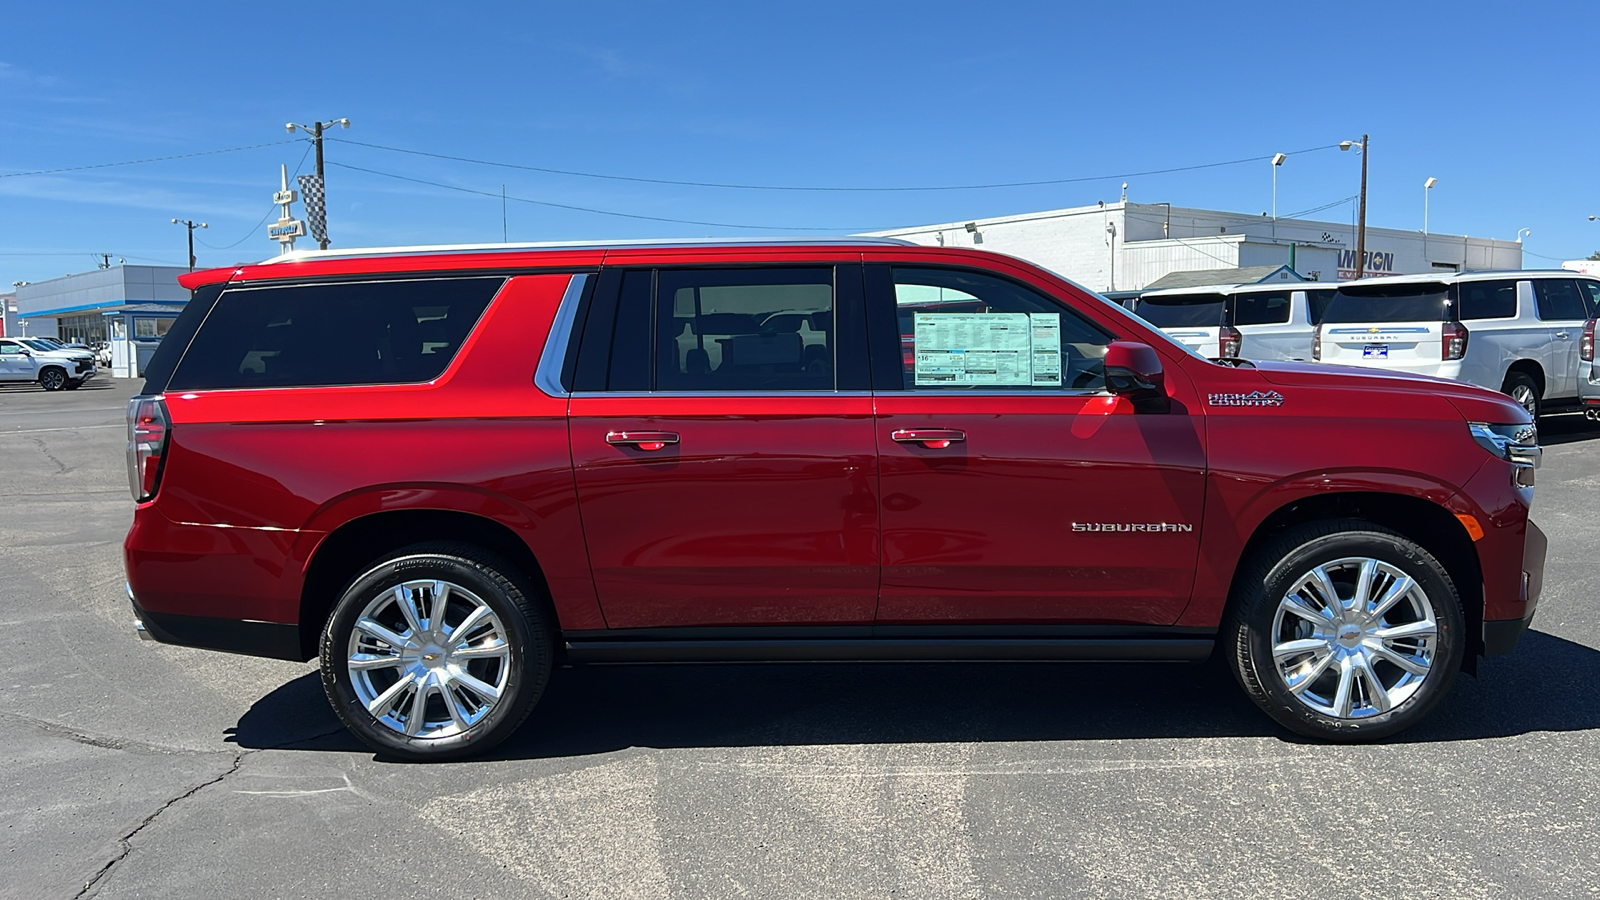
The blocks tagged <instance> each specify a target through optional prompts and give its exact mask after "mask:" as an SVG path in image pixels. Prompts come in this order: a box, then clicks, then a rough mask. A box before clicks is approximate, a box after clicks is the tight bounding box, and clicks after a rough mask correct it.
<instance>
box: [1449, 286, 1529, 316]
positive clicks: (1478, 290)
mask: <svg viewBox="0 0 1600 900" xmlns="http://www.w3.org/2000/svg"><path fill="white" fill-rule="evenodd" d="M1456 291H1457V292H1458V293H1459V294H1460V297H1461V307H1460V309H1461V312H1460V317H1461V320H1462V321H1464V322H1465V321H1468V320H1471V319H1514V318H1516V315H1517V283H1516V282H1515V281H1466V282H1462V283H1461V284H1459V285H1457V286H1456Z"/></svg>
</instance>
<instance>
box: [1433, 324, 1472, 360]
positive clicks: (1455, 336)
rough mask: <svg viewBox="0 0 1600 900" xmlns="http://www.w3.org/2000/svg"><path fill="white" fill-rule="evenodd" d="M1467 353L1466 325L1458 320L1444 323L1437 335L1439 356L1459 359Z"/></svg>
mask: <svg viewBox="0 0 1600 900" xmlns="http://www.w3.org/2000/svg"><path fill="white" fill-rule="evenodd" d="M1466 355H1467V326H1465V325H1463V324H1461V323H1460V322H1446V323H1444V330H1443V331H1442V332H1440V337H1439V358H1440V359H1442V360H1443V359H1460V358H1462V357H1463V356H1466Z"/></svg>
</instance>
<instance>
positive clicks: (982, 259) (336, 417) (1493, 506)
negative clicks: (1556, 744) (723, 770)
mask: <svg viewBox="0 0 1600 900" xmlns="http://www.w3.org/2000/svg"><path fill="white" fill-rule="evenodd" d="M181 280H182V281H183V283H184V285H185V286H186V287H189V288H190V289H192V290H194V292H195V293H194V297H193V299H192V300H191V301H190V302H189V304H188V306H187V308H186V309H185V310H184V312H183V313H182V315H181V316H180V317H179V318H178V319H177V321H176V322H175V323H174V325H173V328H172V330H171V331H170V332H169V333H168V334H167V336H166V339H165V341H164V342H163V343H162V345H161V347H160V348H159V350H158V351H157V353H156V355H155V357H154V358H153V359H152V360H151V362H150V365H149V367H148V370H147V374H148V380H147V382H146V384H145V388H144V391H143V392H142V394H141V395H140V396H138V397H136V398H134V400H133V401H132V402H131V404H130V407H129V424H128V429H129V431H128V438H129V445H128V472H129V484H130V490H131V492H132V494H133V496H134V499H135V501H136V504H137V508H136V511H135V513H134V521H133V526H132V528H131V529H130V530H129V533H128V537H127V540H126V542H125V548H124V549H125V559H126V564H127V573H128V594H129V597H130V599H131V600H132V603H133V610H134V613H135V615H136V616H137V621H138V628H139V629H140V631H141V633H142V634H143V635H144V636H147V637H153V638H155V639H158V640H163V641H167V642H171V643H177V644H186V645H190V646H198V647H209V648H214V649H221V650H228V651H233V652H238V653H248V654H256V655H264V656H276V657H283V658H288V659H308V658H311V657H313V656H319V657H320V660H321V671H322V679H323V684H324V687H325V689H326V692H327V694H328V697H329V699H330V702H331V703H332V704H333V707H334V709H335V710H336V711H337V712H338V714H339V716H340V717H341V718H342V719H343V720H344V722H345V723H346V724H347V725H348V726H349V727H350V729H351V730H352V731H353V732H354V733H355V734H356V735H358V736H359V737H360V738H361V739H362V740H364V741H366V742H367V743H368V744H370V745H371V746H373V747H374V748H376V749H377V750H379V751H380V752H382V753H385V754H388V755H391V756H397V757H405V758H411V759H443V758H450V757H453V756H459V755H462V754H465V753H469V752H474V751H477V750H480V749H483V748H486V747H489V746H492V745H493V744H494V743H496V742H497V741H500V740H502V739H503V738H505V737H506V736H507V735H508V734H510V733H511V732H512V731H513V730H515V729H516V728H517V727H518V726H519V725H520V724H521V723H522V721H523V720H524V719H525V718H526V717H527V715H528V714H529V712H530V710H531V709H532V708H533V706H534V704H535V703H537V702H538V700H539V698H540V695H541V694H542V692H543V691H544V690H545V686H546V683H547V679H548V677H549V674H550V671H551V668H552V667H553V666H554V665H557V664H560V663H566V664H580V663H607V662H610V663H621V662H645V661H663V660H670V661H729V660H737V661H752V660H790V661H797V660H800V661H803V660H840V659H849V660H865V659H879V660H881V659H894V660H918V659H924V660H926V659H946V660H947V659H1007V660H1014V659H1120V660H1167V661H1191V662H1192V661H1197V660H1201V659H1203V658H1205V657H1206V656H1208V655H1209V654H1211V653H1213V652H1216V653H1218V654H1220V655H1221V656H1222V657H1223V658H1224V659H1225V660H1226V663H1227V665H1228V666H1230V667H1231V669H1232V670H1233V672H1234V674H1235V676H1236V678H1237V680H1238V682H1239V684H1240V685H1241V686H1242V687H1243V688H1244V690H1245V691H1246V693H1247V694H1248V695H1249V696H1250V697H1251V698H1252V699H1253V700H1254V701H1255V703H1256V704H1258V705H1259V706H1260V707H1261V708H1262V709H1263V710H1264V711H1265V712H1266V713H1267V714H1268V715H1270V716H1271V717H1272V718H1274V719H1275V720H1277V721H1278V722H1280V723H1282V724H1283V725H1284V726H1285V727H1287V728H1290V729H1293V730H1295V731H1297V732H1300V733H1302V734H1306V735H1311V736H1315V737H1318V738H1322V739H1329V740H1341V741H1344V740H1369V739H1374V738H1380V737H1383V736H1386V735H1390V734H1394V733H1395V732H1397V731H1399V730H1401V729H1403V728H1406V727H1408V726H1410V725H1412V724H1415V723H1416V722H1418V721H1420V720H1421V719H1423V718H1424V717H1426V716H1427V714H1428V712H1429V711H1430V710H1431V709H1432V708H1433V707H1434V706H1435V705H1436V704H1437V703H1438V702H1439V700H1440V699H1441V698H1442V697H1443V696H1444V695H1445V693H1446V692H1447V691H1448V689H1449V687H1450V685H1451V682H1452V679H1453V678H1454V676H1455V674H1456V672H1457V671H1459V670H1460V669H1462V668H1468V669H1471V668H1472V667H1473V666H1474V665H1475V661H1476V659H1477V658H1478V657H1479V656H1483V655H1493V654H1498V653H1504V652H1507V651H1509V650H1510V649H1511V648H1512V647H1513V645H1515V644H1516V643H1517V641H1518V639H1519V637H1520V635H1521V634H1522V633H1523V631H1524V630H1525V629H1526V628H1527V626H1528V623H1529V621H1530V619H1531V617H1532V615H1533V613H1534V610H1535V608H1536V605H1537V603H1538V600H1539V595H1540V587H1541V579H1542V572H1543V560H1544V539H1543V536H1542V534H1541V533H1540V531H1539V529H1538V528H1537V527H1536V526H1535V525H1534V524H1533V523H1532V522H1531V521H1530V520H1529V517H1528V515H1529V507H1530V505H1531V503H1532V499H1533V490H1534V477H1535V469H1536V467H1537V465H1538V462H1539V459H1540V454H1541V450H1540V448H1539V446H1538V444H1537V435H1536V432H1535V431H1534V429H1533V428H1532V427H1531V419H1530V417H1529V415H1528V413H1527V411H1526V410H1525V409H1523V408H1522V407H1521V406H1519V405H1517V404H1516V403H1515V402H1513V401H1511V400H1510V399H1508V398H1506V397H1504V396H1502V395H1500V394H1498V393H1495V392H1492V391H1486V390H1483V389H1481V388H1477V387H1473V386H1470V385H1465V384H1450V383H1447V382H1437V381H1432V382H1426V383H1424V382H1422V381H1420V380H1418V379H1416V378H1413V377H1408V376H1405V375H1402V374H1388V375H1377V374H1371V375H1352V374H1351V373H1349V372H1348V371H1345V370H1341V369H1338V368H1334V367H1324V366H1315V365H1309V364H1297V363H1293V362H1277V361H1259V362H1255V363H1245V362H1241V361H1238V360H1227V361H1224V362H1220V363H1219V362H1215V361H1211V360H1208V359H1205V358H1204V357H1202V356H1200V355H1197V354H1195V353H1193V352H1191V351H1190V350H1188V349H1186V348H1185V347H1184V346H1182V345H1181V344H1178V343H1176V342H1174V341H1173V340H1171V339H1169V338H1168V337H1166V336H1165V335H1164V334H1163V333H1162V332H1161V331H1160V330H1158V329H1156V328H1155V327H1153V326H1151V325H1150V324H1149V323H1148V322H1147V321H1145V320H1143V319H1141V318H1139V317H1136V316H1134V315H1130V314H1129V313H1128V312H1127V311H1125V310H1123V309H1121V308H1120V307H1118V306H1116V305H1114V304H1112V303H1110V302H1108V301H1106V300H1105V299H1103V298H1101V297H1099V296H1098V295H1095V294H1093V293H1092V292H1089V291H1087V290H1085V289H1083V288H1081V287H1079V286H1077V285H1074V284H1072V283H1070V282H1067V281H1065V280H1063V279H1061V278H1059V277H1058V276H1055V275H1053V274H1051V273H1049V272H1047V271H1045V270H1043V269H1040V268H1038V267H1035V266H1033V265H1030V264H1028V263H1025V262H1022V261H1020V260H1016V259H1013V258H1010V257H1004V256H1000V255H996V254H990V253H985V252H982V251H975V250H965V249H957V248H935V247H917V246H910V245H906V244H902V243H899V242H894V241H883V240H876V241H875V240H855V241H845V240H839V241H829V242H818V243H809V244H808V243H803V242H785V243H761V242H752V243H748V244H714V245H699V244H687V245H685V244H662V245H653V244H645V245H636V246H611V247H601V248H581V247H572V248H548V249H540V250H530V249H508V248H504V247H493V248H482V249H477V250H473V249H459V248H458V249H453V250H444V249H432V250H430V249H428V248H415V249H411V250H406V251H395V252H390V253H376V252H371V251H369V252H367V253H365V254H363V253H360V252H355V253H352V252H349V251H344V252H316V251H313V252H310V253H303V254H294V255H291V256H288V257H285V258H282V259H280V260H277V261H269V262H268V263H264V264H260V265H252V266H242V267H237V268H233V267H230V268H228V269H220V270H214V271H209V272H198V273H193V274H192V275H186V276H183V278H182V279H181ZM1235 321H1238V320H1237V319H1235ZM1247 324H1248V323H1245V324H1240V325H1237V326H1236V327H1239V328H1241V329H1242V328H1243V327H1246V325H1247ZM530 346H532V347H535V348H541V349H540V350H539V352H537V353H534V354H530V353H528V352H527V348H528V347H530ZM1423 386H1425V387H1426V390H1418V388H1419V387H1423Z"/></svg>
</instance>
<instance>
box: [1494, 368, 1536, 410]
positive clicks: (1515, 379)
mask: <svg viewBox="0 0 1600 900" xmlns="http://www.w3.org/2000/svg"><path fill="white" fill-rule="evenodd" d="M1519 391H1525V393H1524V395H1523V396H1524V397H1526V398H1527V399H1526V400H1524V399H1522V398H1519V397H1518V396H1517V394H1518V393H1519ZM1500 393H1502V394H1505V395H1506V396H1507V397H1510V398H1511V399H1513V400H1516V401H1517V402H1518V403H1519V404H1521V405H1522V408H1523V409H1526V410H1528V414H1529V415H1531V416H1533V420H1534V421H1535V422H1537V421H1539V416H1540V415H1542V414H1543V413H1544V400H1543V398H1541V397H1540V396H1539V384H1538V382H1536V381H1534V380H1533V378H1532V376H1530V375H1528V374H1527V373H1525V372H1507V373H1506V382H1505V384H1503V385H1501V387H1500ZM1530 406H1531V408H1530Z"/></svg>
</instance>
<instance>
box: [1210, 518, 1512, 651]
mask: <svg viewBox="0 0 1600 900" xmlns="http://www.w3.org/2000/svg"><path fill="white" fill-rule="evenodd" d="M1320 519H1361V520H1363V521H1367V522H1371V523H1373V524H1374V525H1381V526H1383V527H1385V528H1388V529H1390V530H1393V531H1396V532H1398V533H1400V534H1401V535H1403V536H1405V537H1406V538H1409V539H1410V540H1413V541H1416V542H1417V544H1419V545H1420V546H1421V547H1422V548H1423V549H1424V550H1427V551H1428V552H1429V553H1430V554H1432V555H1433V557H1434V558H1435V559H1437V560H1439V563H1440V565H1442V566H1444V568H1445V571H1446V572H1448V573H1449V574H1450V578H1451V580H1452V581H1454V582H1455V585H1456V590H1457V591H1458V592H1459V593H1460V596H1461V612H1462V615H1463V617H1464V618H1465V619H1466V626H1467V628H1466V634H1467V646H1466V648H1465V650H1466V652H1465V653H1464V654H1463V655H1462V668H1463V669H1465V670H1467V671H1468V672H1469V673H1475V672H1476V668H1477V658H1478V655H1479V654H1480V653H1481V652H1482V650H1483V646H1482V645H1483V634H1482V633H1483V569H1482V567H1481V566H1480V564H1479V561H1478V552H1477V549H1476V548H1475V547H1474V546H1473V540H1472V536H1471V535H1470V534H1468V532H1467V528H1466V525H1465V524H1464V523H1463V522H1462V521H1461V520H1460V519H1458V518H1456V516H1455V514H1453V513H1451V512H1450V510H1448V509H1446V508H1445V507H1443V506H1440V505H1439V504H1438V503H1435V502H1433V501H1432V500H1427V499H1424V498H1422V497H1415V496H1410V495H1407V494H1396V493H1384V492H1381V491H1343V492H1336V493H1328V494H1317V495H1313V496H1309V497H1302V498H1299V499H1296V500H1291V501H1290V502H1288V503H1285V504H1284V505H1282V506H1280V507H1278V508H1277V509H1276V510H1274V511H1273V512H1272V513H1270V514H1269V515H1268V516H1267V517H1266V518H1265V519H1263V520H1262V521H1261V523H1260V524H1259V525H1257V526H1256V529H1255V531H1254V532H1252V533H1251V535H1250V538H1249V540H1248V541H1246V543H1245V546H1244V550H1243V552H1242V553H1241V554H1240V557H1239V559H1240V564H1239V565H1238V566H1237V567H1235V569H1234V572H1233V578H1232V582H1231V583H1230V585H1229V590H1228V607H1229V610H1230V611H1231V609H1232V607H1233V605H1234V603H1235V602H1236V601H1237V597H1238V595H1239V581H1240V579H1241V578H1242V577H1243V576H1244V574H1245V572H1247V571H1248V570H1249V568H1250V567H1249V566H1248V565H1245V564H1244V563H1245V561H1246V560H1248V559H1250V558H1251V556H1253V555H1254V554H1255V553H1256V552H1258V551H1259V550H1260V549H1261V547H1262V546H1263V545H1265V544H1266V543H1267V542H1269V541H1270V540H1272V538H1273V537H1275V536H1277V535H1278V534H1281V533H1282V532H1284V531H1286V530H1288V529H1290V528H1293V527H1295V526H1298V525H1302V524H1304V523H1307V522H1313V521H1317V520H1320Z"/></svg>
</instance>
